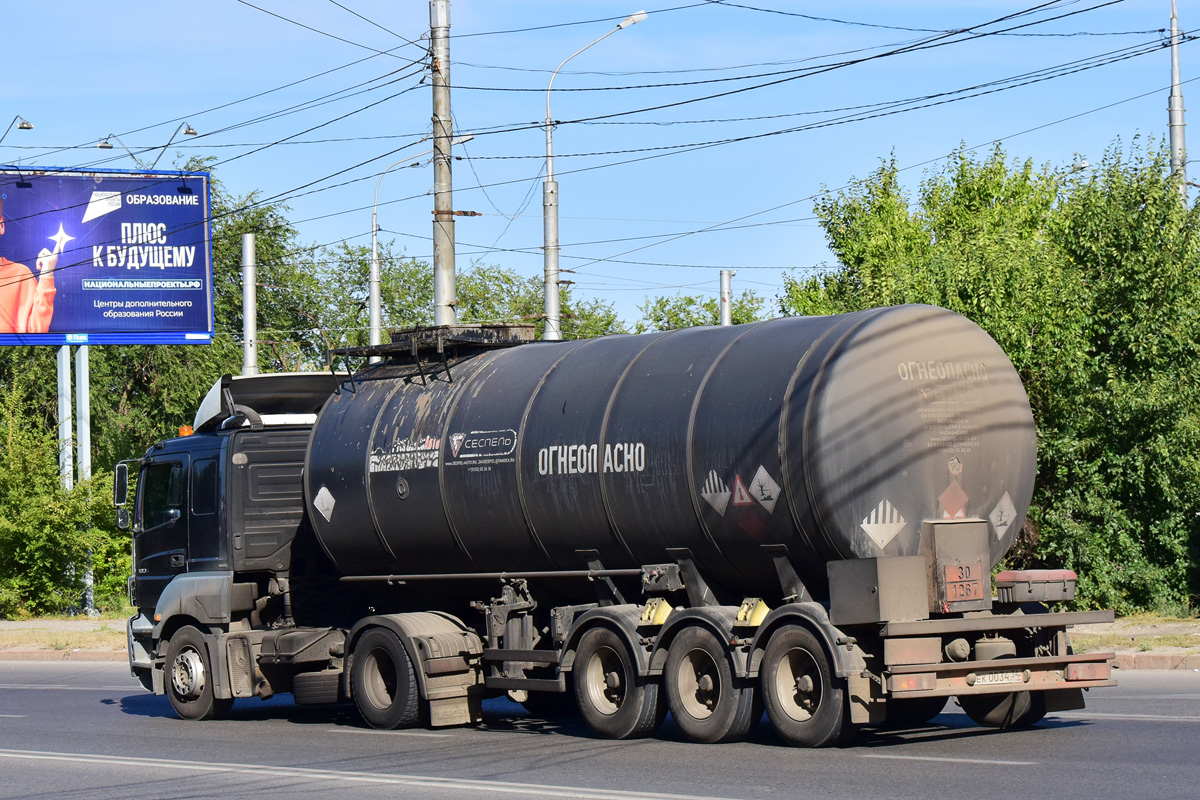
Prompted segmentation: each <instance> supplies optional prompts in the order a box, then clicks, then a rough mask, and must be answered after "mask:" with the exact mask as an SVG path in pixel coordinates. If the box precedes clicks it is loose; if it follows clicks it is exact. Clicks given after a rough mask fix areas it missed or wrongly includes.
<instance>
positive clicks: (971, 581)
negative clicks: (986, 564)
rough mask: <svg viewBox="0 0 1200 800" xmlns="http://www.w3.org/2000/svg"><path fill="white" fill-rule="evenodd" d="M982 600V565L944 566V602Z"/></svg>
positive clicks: (976, 563) (980, 563)
mask: <svg viewBox="0 0 1200 800" xmlns="http://www.w3.org/2000/svg"><path fill="white" fill-rule="evenodd" d="M982 599H983V563H982V562H979V561H976V562H975V563H974V564H948V565H947V566H946V602H947V603H959V602H962V601H964V600H982Z"/></svg>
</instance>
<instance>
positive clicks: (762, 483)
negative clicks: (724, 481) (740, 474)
mask: <svg viewBox="0 0 1200 800" xmlns="http://www.w3.org/2000/svg"><path fill="white" fill-rule="evenodd" d="M750 496H751V497H753V498H754V500H755V502H757V503H758V504H759V505H760V506H762V507H763V508H765V509H766V510H767V513H768V514H773V513H775V501H776V500H778V499H779V484H777V483H776V482H775V481H774V480H772V479H771V475H770V473H768V472H767V468H766V467H764V466H762V465H761V464H760V465H759V467H758V472H756V473H754V478H753V479H752V480H751V481H750Z"/></svg>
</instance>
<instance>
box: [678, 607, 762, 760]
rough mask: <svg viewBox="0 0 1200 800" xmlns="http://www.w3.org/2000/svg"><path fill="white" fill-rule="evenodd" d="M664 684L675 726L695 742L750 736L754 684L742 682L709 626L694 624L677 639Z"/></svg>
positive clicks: (727, 654) (727, 740) (723, 647)
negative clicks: (734, 672) (703, 626)
mask: <svg viewBox="0 0 1200 800" xmlns="http://www.w3.org/2000/svg"><path fill="white" fill-rule="evenodd" d="M663 682H664V683H665V684H666V689H667V702H668V705H669V706H670V709H671V715H672V716H673V717H674V718H675V724H677V725H678V726H679V728H680V730H682V731H683V733H684V735H686V736H687V737H688V738H689V739H691V740H692V741H693V742H703V743H716V742H734V741H739V740H741V739H745V738H746V735H747V734H749V733H750V729H751V727H752V726H753V724H754V722H755V719H754V709H755V703H754V686H753V684H749V683H745V684H740V683H739V681H738V679H737V678H736V676H735V675H734V674H733V664H732V663H731V661H730V658H729V651H728V650H727V649H726V647H725V643H724V642H722V641H721V640H720V639H718V638H717V636H716V635H715V634H713V633H712V631H710V630H708V629H707V628H701V627H699V626H691V627H688V628H685V629H684V630H682V631H680V633H679V635H678V636H676V637H675V640H674V641H672V642H671V645H670V649H669V650H668V651H667V663H666V666H665V667H664V668H663Z"/></svg>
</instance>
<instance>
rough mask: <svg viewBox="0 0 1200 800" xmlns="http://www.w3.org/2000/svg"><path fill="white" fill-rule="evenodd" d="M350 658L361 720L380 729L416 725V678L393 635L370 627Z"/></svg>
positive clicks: (353, 688) (351, 684) (401, 645)
mask: <svg viewBox="0 0 1200 800" xmlns="http://www.w3.org/2000/svg"><path fill="white" fill-rule="evenodd" d="M353 656H354V660H353V662H352V664H351V668H350V686H351V692H352V694H353V695H354V705H355V706H356V707H357V708H358V713H359V715H361V716H362V718H363V721H364V722H366V723H367V724H368V725H370V726H371V727H372V728H378V729H380V730H393V729H395V728H407V727H411V726H413V725H415V724H416V722H417V711H418V709H417V705H418V704H417V700H418V694H419V692H418V689H417V679H416V675H415V674H414V673H413V665H412V660H411V659H409V657H408V653H407V652H406V651H405V649H404V645H403V644H401V643H400V639H399V638H398V637H397V636H396V634H394V633H392V632H391V631H390V630H388V629H387V628H371V629H370V630H368V631H367V632H366V633H364V634H363V635H362V636H361V637H359V639H358V641H357V642H355V644H354V653H353Z"/></svg>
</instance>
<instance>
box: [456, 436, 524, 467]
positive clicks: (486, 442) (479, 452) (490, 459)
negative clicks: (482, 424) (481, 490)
mask: <svg viewBox="0 0 1200 800" xmlns="http://www.w3.org/2000/svg"><path fill="white" fill-rule="evenodd" d="M516 449H517V432H516V431H515V430H513V429H512V428H503V429H501V430H496V431H471V432H469V433H452V434H450V454H451V456H452V457H451V458H450V459H448V460H447V461H446V466H447V467H454V466H466V467H468V469H469V471H471V472H487V471H489V470H490V469H491V467H490V466H485V465H491V464H512V463H515V462H516V460H517V457H516V456H515V455H513V453H514V452H516Z"/></svg>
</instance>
